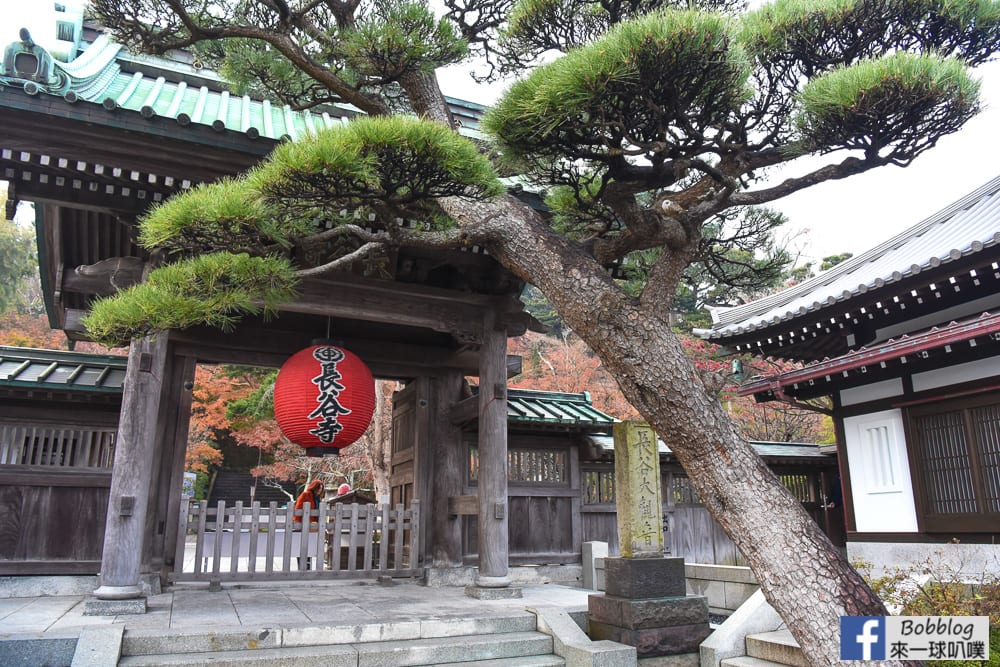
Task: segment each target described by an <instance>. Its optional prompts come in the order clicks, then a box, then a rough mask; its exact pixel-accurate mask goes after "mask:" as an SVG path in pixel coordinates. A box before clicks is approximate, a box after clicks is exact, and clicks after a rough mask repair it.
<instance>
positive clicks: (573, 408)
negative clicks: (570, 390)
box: [507, 389, 616, 429]
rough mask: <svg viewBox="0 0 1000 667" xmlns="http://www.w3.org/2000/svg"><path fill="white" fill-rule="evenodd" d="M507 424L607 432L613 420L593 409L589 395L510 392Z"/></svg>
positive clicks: (508, 395)
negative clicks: (590, 429) (556, 426)
mask: <svg viewBox="0 0 1000 667" xmlns="http://www.w3.org/2000/svg"><path fill="white" fill-rule="evenodd" d="M507 421H508V423H528V424H548V425H561V426H573V427H579V428H588V429H589V428H598V427H606V428H610V427H611V425H613V424H614V423H615V421H616V420H615V418H614V417H612V416H610V415H607V414H605V413H603V412H601V411H600V410H598V409H597V408H595V407H594V406H593V404H592V403H591V401H590V394H588V393H586V392H584V393H581V394H567V393H561V392H554V391H534V390H530V389H509V390H508V391H507Z"/></svg>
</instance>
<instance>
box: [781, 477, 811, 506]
mask: <svg viewBox="0 0 1000 667" xmlns="http://www.w3.org/2000/svg"><path fill="white" fill-rule="evenodd" d="M779 477H780V478H781V483H782V484H784V485H785V488H786V489H788V490H789V491H791V492H792V495H793V496H795V499H796V500H798V501H799V502H800V503H810V502H813V501H814V500H815V498H814V497H813V483H812V479H813V478H812V477H811V476H810V475H793V474H788V473H786V474H783V475H779Z"/></svg>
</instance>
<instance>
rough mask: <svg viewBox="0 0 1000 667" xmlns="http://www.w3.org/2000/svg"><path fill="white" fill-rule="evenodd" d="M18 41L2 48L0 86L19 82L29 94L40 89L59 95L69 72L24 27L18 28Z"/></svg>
mask: <svg viewBox="0 0 1000 667" xmlns="http://www.w3.org/2000/svg"><path fill="white" fill-rule="evenodd" d="M18 37H19V38H20V41H17V42H11V43H10V44H8V45H7V48H5V49H4V54H3V63H2V65H0V86H14V85H20V86H21V87H22V88H24V92H26V93H28V94H29V95H37V94H38V93H40V92H45V93H49V94H52V95H62V94H63V93H65V92H66V91H67V90H69V83H70V80H69V76H67V75H66V73H65V72H63V71H62V70H61V69H60V68H58V67H56V61H55V58H53V57H52V55H51V54H50V53H49V52H48V51H46V50H45V49H44V48H42V47H41V46H39V45H38V44H36V43H35V40H33V39H32V38H31V33H30V32H29V31H28V29H27V28H21V29H20V30H19V31H18Z"/></svg>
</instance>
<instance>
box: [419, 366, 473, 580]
mask: <svg viewBox="0 0 1000 667" xmlns="http://www.w3.org/2000/svg"><path fill="white" fill-rule="evenodd" d="M464 382H465V379H464V378H463V377H462V374H461V373H454V372H453V373H448V374H446V375H443V376H441V377H435V378H432V379H431V393H430V396H431V408H432V410H433V412H432V414H431V421H430V428H431V435H430V442H431V446H432V447H433V448H434V465H433V468H432V469H431V470H430V474H431V476H432V480H431V494H430V502H428V501H427V500H426V499H423V506H424V507H425V508H426V509H427V510H430V511H425V512H421V513H420V516H421V522H422V523H424V524H425V525H426V526H427V527H428V530H427V532H425V533H424V534H423V535H422V539H423V540H424V545H425V546H424V553H425V554H426V555H427V558H426V559H425V562H426V563H429V564H430V565H432V566H433V567H457V566H459V565H461V564H462V523H463V521H462V517H461V516H458V515H454V514H450V513H449V512H448V498H450V497H454V496H460V495H462V487H463V484H464V482H465V478H464V472H465V469H464V467H463V466H464V464H465V462H466V456H465V451H463V448H462V430H461V429H460V428H459V427H458V426H456V425H455V424H452V423H451V419H450V418H449V417H450V414H451V408H452V406H453V405H454V404H455V403H457V402H458V400H459V399H460V398H461V394H462V385H463V383H464ZM421 472H423V470H421Z"/></svg>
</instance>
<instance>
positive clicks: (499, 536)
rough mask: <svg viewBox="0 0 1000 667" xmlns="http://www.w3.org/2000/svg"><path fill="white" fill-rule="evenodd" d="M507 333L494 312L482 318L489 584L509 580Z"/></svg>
mask: <svg viewBox="0 0 1000 667" xmlns="http://www.w3.org/2000/svg"><path fill="white" fill-rule="evenodd" d="M506 361H507V333H506V331H504V330H503V329H502V328H501V326H499V322H498V321H497V315H496V313H495V312H494V311H488V312H487V313H486V317H485V318H484V321H483V347H482V349H481V350H480V357H479V394H478V399H479V441H478V447H479V475H478V479H477V484H478V487H479V489H478V492H479V520H478V527H479V535H478V537H479V573H478V575H477V576H476V584H477V585H478V586H482V587H485V588H498V587H505V586H509V585H510V577H509V576H508V564H509V563H508V556H509V554H510V544H509V532H508V525H509V516H508V515H509V503H508V502H507V376H506Z"/></svg>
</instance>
